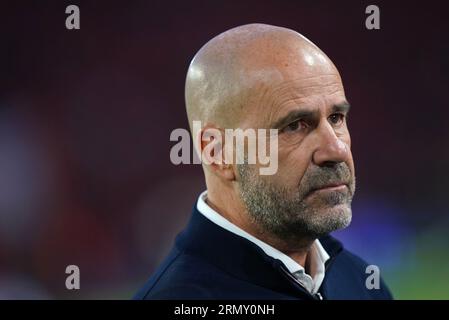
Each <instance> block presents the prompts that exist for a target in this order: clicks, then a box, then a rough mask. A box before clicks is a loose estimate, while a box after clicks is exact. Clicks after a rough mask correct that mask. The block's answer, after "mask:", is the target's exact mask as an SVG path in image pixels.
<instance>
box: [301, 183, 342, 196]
mask: <svg viewBox="0 0 449 320" xmlns="http://www.w3.org/2000/svg"><path fill="white" fill-rule="evenodd" d="M347 189H348V184H347V183H344V182H335V183H328V184H325V185H322V186H320V187H317V188H313V189H312V190H310V192H309V194H308V196H310V195H312V194H315V193H323V192H343V191H345V190H347Z"/></svg>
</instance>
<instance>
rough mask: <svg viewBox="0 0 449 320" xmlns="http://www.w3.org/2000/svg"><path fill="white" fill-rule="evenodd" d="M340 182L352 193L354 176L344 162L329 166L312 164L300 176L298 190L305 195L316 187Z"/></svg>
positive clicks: (335, 184) (334, 184)
mask: <svg viewBox="0 0 449 320" xmlns="http://www.w3.org/2000/svg"><path fill="white" fill-rule="evenodd" d="M341 184H345V185H346V186H347V187H348V189H349V191H350V192H351V194H353V193H354V177H353V174H352V172H351V169H350V168H349V166H348V165H347V164H346V163H344V162H341V163H337V164H335V165H333V166H329V167H319V166H313V167H309V169H308V170H307V171H306V172H305V174H304V176H303V177H302V179H301V183H300V187H299V191H300V194H301V195H302V196H303V197H306V196H307V195H308V194H310V193H312V192H313V191H315V190H317V189H321V188H325V187H330V186H337V185H341Z"/></svg>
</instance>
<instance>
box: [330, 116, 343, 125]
mask: <svg viewBox="0 0 449 320" xmlns="http://www.w3.org/2000/svg"><path fill="white" fill-rule="evenodd" d="M344 119H345V115H344V114H342V113H334V114H332V115H331V116H330V117H329V120H330V122H331V123H332V124H335V125H339V124H341V123H343V120H344Z"/></svg>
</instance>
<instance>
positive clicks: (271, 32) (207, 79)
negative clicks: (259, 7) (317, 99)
mask: <svg viewBox="0 0 449 320" xmlns="http://www.w3.org/2000/svg"><path fill="white" fill-rule="evenodd" d="M317 70H318V72H319V73H320V74H335V73H336V74H337V75H338V71H337V70H336V68H335V66H334V65H333V63H332V62H331V61H330V59H329V58H328V57H327V56H326V55H325V54H324V53H323V52H322V51H321V50H320V49H319V48H318V47H317V46H315V45H314V44H313V43H312V42H311V41H309V40H308V39H307V38H305V37H304V36H302V35H301V34H299V33H298V32H296V31H293V30H290V29H286V28H282V27H276V26H271V25H266V24H249V25H243V26H239V27H236V28H233V29H230V30H228V31H225V32H223V33H221V34H219V35H218V36H216V37H215V38H213V39H212V40H210V41H209V42H207V43H206V44H205V45H204V46H203V47H202V48H201V49H200V50H199V51H198V52H197V54H196V55H195V57H194V58H193V60H192V62H191V64H190V66H189V69H188V72H187V78H186V84H185V99H186V109H187V116H188V119H189V125H190V127H191V128H192V122H193V121H201V123H202V126H203V127H204V126H205V125H211V126H214V127H218V128H237V127H239V124H240V123H241V120H242V118H243V117H242V112H248V110H245V106H246V105H248V104H249V103H250V102H251V101H252V100H253V102H256V101H257V99H258V96H260V95H261V94H263V93H264V92H265V93H266V92H267V91H268V90H269V89H270V88H273V87H275V86H276V85H277V84H281V83H282V82H284V81H289V80H297V79H300V78H301V77H305V78H306V77H310V76H314V75H316V74H317ZM262 107H263V106H261V108H262ZM259 111H262V112H263V110H258V112H259Z"/></svg>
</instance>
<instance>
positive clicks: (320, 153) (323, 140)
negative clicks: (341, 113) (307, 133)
mask: <svg viewBox="0 0 449 320" xmlns="http://www.w3.org/2000/svg"><path fill="white" fill-rule="evenodd" d="M317 129H318V130H317V135H318V145H317V147H316V149H315V152H314V154H313V162H314V163H315V164H316V165H318V166H333V165H335V164H337V163H340V162H345V161H346V160H348V157H349V154H350V152H351V151H350V149H349V145H348V144H347V143H345V142H344V141H342V140H341V139H340V138H339V137H338V136H337V135H336V133H335V131H334V129H333V128H332V126H331V125H330V124H329V123H325V124H323V125H321V126H320V127H318V128H317Z"/></svg>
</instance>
